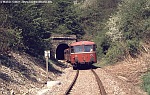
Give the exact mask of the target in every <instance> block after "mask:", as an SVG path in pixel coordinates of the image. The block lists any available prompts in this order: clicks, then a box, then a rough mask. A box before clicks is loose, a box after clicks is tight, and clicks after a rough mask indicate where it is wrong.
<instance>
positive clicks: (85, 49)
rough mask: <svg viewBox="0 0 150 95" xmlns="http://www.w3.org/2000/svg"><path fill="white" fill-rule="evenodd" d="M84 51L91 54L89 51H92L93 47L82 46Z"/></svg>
mask: <svg viewBox="0 0 150 95" xmlns="http://www.w3.org/2000/svg"><path fill="white" fill-rule="evenodd" d="M84 51H85V52H91V51H93V46H92V45H85V46H84Z"/></svg>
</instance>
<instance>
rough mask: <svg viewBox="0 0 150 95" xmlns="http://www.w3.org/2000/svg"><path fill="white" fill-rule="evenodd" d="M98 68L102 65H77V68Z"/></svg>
mask: <svg viewBox="0 0 150 95" xmlns="http://www.w3.org/2000/svg"><path fill="white" fill-rule="evenodd" d="M97 68H100V67H97V66H94V65H85V64H84V65H79V66H78V67H77V69H79V70H89V69H97Z"/></svg>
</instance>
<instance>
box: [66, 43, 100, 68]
mask: <svg viewBox="0 0 150 95" xmlns="http://www.w3.org/2000/svg"><path fill="white" fill-rule="evenodd" d="M64 57H65V60H66V61H67V62H69V63H71V64H72V65H73V68H77V67H78V66H79V65H81V64H87V65H91V64H93V63H96V62H97V58H96V44H95V43H94V42H91V41H79V42H74V43H72V44H70V46H69V48H68V49H65V50H64Z"/></svg>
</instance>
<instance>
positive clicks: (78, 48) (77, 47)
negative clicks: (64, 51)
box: [73, 46, 83, 53]
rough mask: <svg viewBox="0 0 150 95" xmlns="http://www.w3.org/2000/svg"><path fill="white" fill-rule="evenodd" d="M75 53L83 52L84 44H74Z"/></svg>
mask: <svg viewBox="0 0 150 95" xmlns="http://www.w3.org/2000/svg"><path fill="white" fill-rule="evenodd" d="M73 49H74V53H78V52H83V46H74V47H73Z"/></svg>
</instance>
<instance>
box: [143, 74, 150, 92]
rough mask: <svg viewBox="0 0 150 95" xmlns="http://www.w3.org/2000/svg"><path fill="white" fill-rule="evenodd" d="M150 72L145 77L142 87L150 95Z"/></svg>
mask: <svg viewBox="0 0 150 95" xmlns="http://www.w3.org/2000/svg"><path fill="white" fill-rule="evenodd" d="M149 79H150V72H149V73H147V74H146V75H144V76H143V85H142V87H143V88H144V89H145V91H146V92H148V94H150V80H149Z"/></svg>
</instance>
